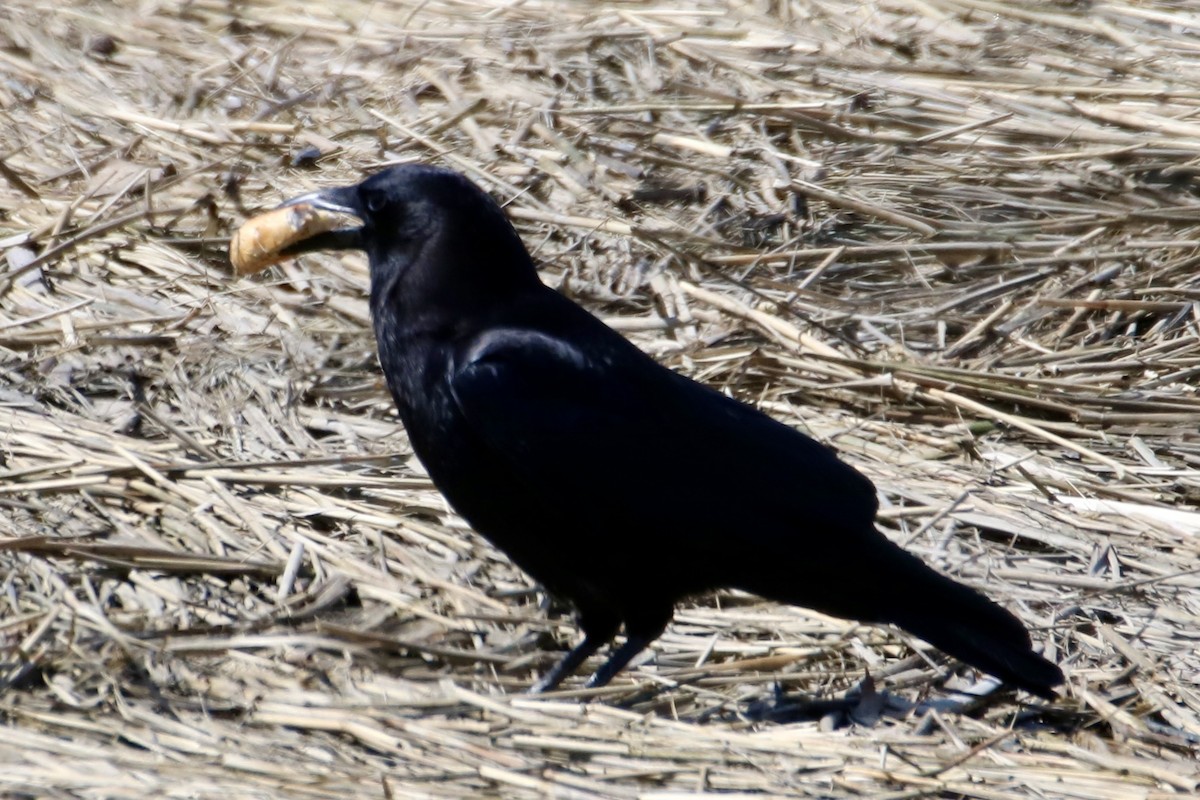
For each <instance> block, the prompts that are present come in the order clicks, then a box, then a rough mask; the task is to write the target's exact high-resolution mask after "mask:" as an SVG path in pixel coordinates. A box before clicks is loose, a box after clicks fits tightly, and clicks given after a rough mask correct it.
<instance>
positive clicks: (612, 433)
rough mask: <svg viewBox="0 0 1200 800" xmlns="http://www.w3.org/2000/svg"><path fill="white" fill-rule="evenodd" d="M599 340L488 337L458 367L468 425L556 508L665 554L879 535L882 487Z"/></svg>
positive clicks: (611, 337) (798, 437)
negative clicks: (704, 542) (720, 543)
mask: <svg viewBox="0 0 1200 800" xmlns="http://www.w3.org/2000/svg"><path fill="white" fill-rule="evenodd" d="M604 333H605V334H607V337H605V338H606V341H605V342H604V344H603V346H602V347H599V348H598V347H596V340H597V337H587V341H588V342H589V347H590V351H585V350H584V349H583V348H581V347H579V346H576V345H574V344H572V343H571V342H569V341H567V340H564V339H561V338H556V337H554V336H551V335H549V334H546V333H542V332H540V331H536V330H528V329H499V330H496V329H493V330H491V331H488V332H487V333H485V334H483V335H482V336H480V337H479V338H478V339H477V340H476V341H475V342H474V343H473V344H472V346H471V347H469V348H468V349H467V350H466V351H465V352H464V353H461V354H460V357H459V358H458V359H457V363H456V365H455V367H454V370H453V375H452V376H451V386H452V392H453V395H454V398H455V401H456V402H457V404H458V406H459V409H460V410H461V412H462V414H463V416H464V417H465V418H466V420H467V423H468V425H469V426H470V427H471V428H472V429H473V430H474V431H475V433H476V434H477V435H478V436H479V437H480V438H481V439H482V440H483V441H484V442H486V443H487V445H488V446H489V447H490V448H491V449H493V451H494V452H496V453H497V454H501V455H502V456H503V457H504V459H505V460H506V462H507V463H508V464H510V465H511V467H512V469H513V471H514V473H515V474H517V475H520V476H521V477H522V478H523V479H524V480H525V482H526V483H527V484H528V485H530V486H532V487H534V489H535V490H536V491H538V492H539V493H542V494H543V495H544V497H545V498H546V501H547V503H553V504H556V505H558V506H559V507H562V508H568V509H571V508H573V509H575V511H574V513H575V514H577V515H579V516H587V515H592V516H593V517H594V518H595V519H597V521H601V522H602V523H603V524H605V526H606V527H609V528H611V529H613V530H611V532H610V535H611V536H613V537H616V538H617V539H620V537H621V536H622V532H623V531H625V532H628V533H629V534H630V535H634V536H637V535H641V532H644V531H651V530H652V531H654V535H655V536H656V537H657V538H659V539H660V541H661V543H662V544H663V545H664V546H668V545H671V544H679V545H686V546H695V545H697V544H701V542H698V541H697V538H696V537H697V535H700V538H702V539H703V538H706V536H707V537H709V538H711V536H715V535H718V534H720V533H721V532H724V534H725V536H735V537H742V538H743V540H744V541H747V542H749V541H753V542H754V543H756V544H769V543H771V541H770V540H772V539H776V538H779V537H783V538H785V539H791V538H792V537H793V536H794V535H795V533H796V532H797V531H801V532H811V533H817V532H819V531H821V530H822V529H825V530H839V531H846V530H849V531H860V530H863V529H864V528H865V530H867V531H870V535H876V534H875V532H874V530H873V528H872V524H871V523H872V521H873V519H874V515H875V510H876V500H875V490H874V487H873V486H872V485H871V483H870V482H869V481H868V480H867V479H866V478H864V477H863V476H862V475H860V474H859V473H858V472H856V471H855V470H853V469H851V468H850V467H849V466H847V465H846V464H844V463H842V462H841V461H839V460H838V459H837V457H836V456H835V455H834V454H833V453H832V452H831V451H830V450H829V449H827V448H826V447H824V446H822V445H820V444H818V443H817V442H815V441H813V440H812V439H809V438H808V437H806V436H804V435H802V434H800V433H798V432H797V431H795V430H793V429H791V428H789V427H787V426H786V425H783V424H781V423H779V422H776V421H775V420H772V419H771V418H769V417H767V416H765V415H763V414H761V413H759V412H758V411H755V410H754V409H752V408H750V407H749V406H746V405H743V404H742V403H739V402H737V401H734V400H731V399H730V398H728V397H725V396H724V395H721V394H719V393H718V392H715V391H713V390H711V389H708V388H706V387H704V386H701V385H700V384H697V383H695V382H694V381H691V380H688V379H687V378H684V377H682V376H680V375H676V374H675V373H673V372H671V371H670V370H668V369H666V368H664V367H662V366H660V365H658V364H657V363H655V362H654V361H653V360H651V359H650V358H649V357H647V356H645V355H644V354H642V353H641V352H640V351H638V350H637V349H636V348H634V347H633V346H632V345H630V344H629V343H628V342H626V341H625V340H624V339H621V338H620V337H619V335H617V334H615V333H613V332H612V331H607V330H606V331H604ZM850 535H851V536H856V535H858V534H857V533H851V534H850ZM723 538H724V537H723ZM806 538H808V537H806ZM775 543H777V544H780V545H785V544H787V542H782V541H780V542H775ZM630 544H634V545H636V544H638V542H630ZM726 544H728V542H726ZM849 544H850V543H849V542H846V541H845V540H844V539H843V540H842V542H841V546H842V547H845V546H847V545H849ZM772 549H773V548H772ZM818 549H820V546H819V545H818ZM814 555H816V554H814Z"/></svg>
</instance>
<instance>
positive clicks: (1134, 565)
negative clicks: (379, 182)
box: [0, 0, 1200, 800]
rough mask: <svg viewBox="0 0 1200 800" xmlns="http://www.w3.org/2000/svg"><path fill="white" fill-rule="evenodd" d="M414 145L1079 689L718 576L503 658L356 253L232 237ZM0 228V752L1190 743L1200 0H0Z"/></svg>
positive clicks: (389, 783) (655, 781)
mask: <svg viewBox="0 0 1200 800" xmlns="http://www.w3.org/2000/svg"><path fill="white" fill-rule="evenodd" d="M407 161H427V162H432V163H437V164H442V165H445V166H449V167H452V168H455V169H458V170H460V171H463V172H465V173H466V174H467V175H468V176H469V177H471V178H472V179H473V180H475V181H476V182H478V183H479V184H480V185H481V186H483V187H484V188H485V189H487V190H488V191H489V192H491V193H492V194H493V195H494V196H495V197H496V198H498V199H499V200H500V201H501V202H502V203H504V204H505V206H506V208H507V209H508V211H509V213H510V215H511V217H512V218H513V220H514V222H515V223H516V225H517V226H518V228H519V230H520V231H521V233H522V235H523V237H524V239H525V241H526V243H527V244H528V246H529V247H530V249H531V250H532V251H533V252H534V253H535V256H536V258H537V259H538V261H539V263H540V265H541V267H542V269H543V277H544V279H545V281H546V282H547V283H549V284H551V285H553V286H556V287H557V288H558V289H559V290H560V291H562V292H563V293H565V294H566V295H568V296H570V297H571V298H573V299H575V300H576V301H578V302H579V303H581V304H583V305H585V306H586V307H588V308H589V309H590V310H592V311H593V312H594V313H596V314H597V315H599V316H601V317H602V318H604V319H605V320H606V321H608V322H609V323H610V324H611V325H612V326H613V327H615V328H617V329H619V330H621V331H622V332H623V333H625V334H626V335H627V336H629V337H630V338H631V339H633V340H634V341H635V342H637V344H638V345H639V346H641V347H642V348H643V349H645V350H646V351H647V352H649V353H651V354H653V355H654V356H655V357H656V358H657V359H658V360H660V361H661V362H662V363H664V364H666V365H668V366H669V367H671V368H672V369H675V370H678V371H680V372H683V373H685V374H688V375H690V376H693V377H695V378H697V379H698V380H701V381H703V382H705V383H707V384H709V385H712V386H714V387H717V388H719V389H720V390H722V391H725V392H728V393H730V394H732V395H734V396H736V397H739V398H741V399H743V400H745V401H747V402H750V403H753V404H755V405H757V406H758V407H760V408H762V409H764V410H765V411H768V412H769V413H771V414H773V415H774V416H776V417H777V418H779V419H781V420H783V421H785V422H787V423H788V424H790V425H793V426H795V427H797V428H799V429H802V430H804V431H806V432H808V433H809V434H811V435H813V436H815V437H817V438H819V439H820V440H822V441H824V442H826V443H827V444H829V445H831V446H833V447H835V448H836V449H837V450H838V451H839V453H840V454H841V455H842V457H843V458H844V459H845V460H847V461H848V462H850V463H852V464H853V465H855V466H856V467H857V468H858V469H860V470H861V471H862V472H864V473H865V474H867V475H868V476H869V477H871V479H872V480H873V481H874V482H875V483H876V485H877V487H878V489H879V492H880V497H881V504H882V508H881V512H880V516H879V525H880V528H881V529H882V530H883V531H884V532H885V533H886V534H887V535H888V536H890V537H892V538H893V539H895V540H897V541H899V542H901V543H903V544H904V545H905V546H906V547H908V548H909V549H911V550H912V551H913V552H915V553H917V554H919V555H920V556H921V557H923V558H924V559H925V560H927V561H928V562H929V563H931V564H933V565H935V566H936V567H937V568H939V569H941V570H943V571H944V572H946V573H947V574H949V575H952V576H954V577H955V578H956V579H958V580H961V581H963V582H966V583H968V584H971V585H973V586H976V587H978V588H980V589H981V590H983V591H985V592H986V593H988V594H989V595H990V596H991V597H993V598H994V599H996V600H997V601H998V602H1000V603H1002V604H1003V605H1004V606H1005V607H1006V608H1008V609H1010V610H1011V611H1013V612H1014V613H1015V614H1017V615H1018V616H1020V617H1021V619H1022V620H1023V621H1024V622H1025V623H1026V625H1027V626H1028V627H1029V628H1030V630H1031V631H1032V634H1033V637H1034V640H1035V641H1036V642H1038V643H1040V644H1042V645H1043V646H1044V649H1045V653H1046V654H1047V655H1048V656H1049V657H1051V658H1053V659H1054V660H1055V661H1057V662H1058V663H1060V664H1061V665H1062V667H1063V669H1064V671H1065V673H1066V674H1067V678H1068V683H1067V685H1066V686H1065V687H1064V689H1063V692H1062V696H1061V698H1060V699H1058V700H1057V701H1055V702H1052V703H1045V702H1040V701H1035V700H1034V699H1032V698H1030V697H1028V696H1025V695H1018V694H1014V693H1012V692H1005V691H999V692H992V693H990V694H988V693H987V692H986V690H987V689H988V688H989V683H988V680H987V678H986V676H981V675H979V674H978V673H975V672H974V671H972V670H970V669H969V668H966V667H964V666H963V665H961V664H959V663H957V662H954V661H952V660H950V659H947V658H946V657H944V656H942V655H941V654H939V653H937V652H936V651H934V650H931V649H930V648H928V647H927V646H925V645H924V644H923V643H921V642H919V641H917V640H915V639H913V638H912V637H910V636H908V635H906V634H904V633H902V632H900V631H897V630H895V629H888V628H881V627H875V626H869V625H862V624H858V623H855V622H853V621H846V620H838V619H831V618H827V617H824V616H821V615H819V614H816V613H813V612H810V611H806V610H804V609H799V608H792V607H782V606H778V605H773V604H769V603H766V602H762V601H760V600H758V599H756V598H753V597H750V596H746V595H741V594H738V593H735V592H721V593H716V594H712V595H706V596H701V597H696V598H693V599H691V600H689V601H688V602H687V603H685V604H683V605H682V606H681V607H680V608H679V609H678V612H677V615H676V619H675V622H674V623H673V624H672V626H671V627H670V628H669V629H668V631H667V633H666V634H665V635H664V636H663V637H662V638H661V639H660V640H659V641H658V642H656V644H655V645H654V647H653V648H652V649H651V650H650V651H648V652H647V654H646V655H645V656H644V657H643V658H641V659H639V660H637V661H636V662H635V663H634V665H633V666H632V667H631V668H630V669H629V670H627V671H626V672H625V673H623V674H622V675H621V676H620V677H619V678H618V679H617V680H616V681H614V683H613V684H612V685H611V686H609V687H606V688H604V689H600V690H592V691H585V690H582V689H580V688H579V687H580V686H581V682H580V681H579V680H574V681H569V682H568V683H567V684H566V685H565V686H564V688H563V689H562V690H561V691H558V692H554V693H551V694H549V695H547V696H544V697H531V696H529V695H527V694H525V693H524V691H525V689H527V688H528V687H529V685H530V684H531V683H532V682H533V681H534V680H536V678H537V676H538V675H540V674H541V673H542V672H543V671H544V670H545V669H547V668H548V667H549V666H550V665H551V664H553V663H554V661H555V660H556V659H557V658H559V657H560V656H561V654H562V652H563V650H564V648H566V647H568V646H570V645H571V644H573V643H574V642H575V640H576V637H577V634H578V631H577V629H576V627H575V626H574V625H573V624H572V621H571V619H570V616H569V613H568V610H567V609H564V608H562V607H561V606H559V605H558V604H557V603H556V602H554V601H553V600H552V599H548V598H546V597H545V596H544V595H543V594H542V592H541V591H540V589H539V587H538V586H536V585H534V584H532V583H531V582H530V581H529V580H528V579H527V577H526V576H524V575H523V574H522V573H521V572H520V571H519V570H517V569H516V568H514V567H513V566H512V565H511V564H510V563H509V562H508V561H507V560H506V559H505V558H504V557H503V555H501V554H500V553H498V552H497V551H495V550H494V549H492V548H491V547H489V546H488V545H487V543H486V542H484V541H483V540H481V539H480V538H479V537H477V536H475V535H474V534H473V533H471V532H470V531H469V529H468V528H467V527H466V526H465V524H464V523H463V522H462V521H461V520H460V519H459V518H457V517H456V516H455V515H454V514H453V513H452V512H451V511H450V510H449V509H448V508H447V507H446V505H445V503H444V501H443V500H442V498H441V497H440V495H439V494H438V493H437V491H436V490H435V489H434V488H433V486H432V484H431V483H430V481H429V480H428V478H427V477H426V476H425V475H424V473H423V472H422V471H421V469H420V465H419V464H417V463H416V462H415V460H414V459H413V458H412V455H411V451H410V449H409V447H408V444H407V439H406V437H405V433H404V431H403V429H402V427H401V426H400V424H399V422H398V421H397V419H396V418H395V415H394V411H393V408H392V403H391V400H390V398H389V397H388V396H387V393H386V390H385V388H384V386H383V382H382V379H381V376H380V374H379V370H378V366H377V363H376V361H375V354H374V341H373V338H372V334H371V329H370V319H369V315H368V312H367V307H366V292H367V288H368V275H367V271H366V265H365V262H364V260H363V258H362V257H361V255H359V254H325V255H314V256H308V257H305V258H302V259H299V260H296V261H291V262H287V263H284V264H281V265H279V266H277V267H275V268H273V269H272V270H270V271H269V272H266V273H264V274H262V275H259V276H256V277H254V278H249V279H241V280H234V279H233V277H232V276H231V274H230V270H229V266H228V263H227V260H226V257H225V247H226V245H227V242H228V239H229V236H230V234H231V233H232V231H233V230H235V229H236V228H237V226H238V225H240V224H241V222H242V221H244V220H245V219H246V218H247V217H248V216H250V215H252V214H254V213H256V212H258V211H261V210H263V209H266V208H270V207H271V206H273V205H274V204H276V203H278V202H279V201H280V200H282V199H285V198H287V197H290V196H293V195H296V194H299V193H302V192H304V191H309V190H312V189H314V188H319V187H323V186H331V185H340V184H347V183H351V182H354V181H357V180H358V179H360V178H361V177H362V176H364V175H366V174H369V173H370V172H372V171H374V170H376V169H378V168H380V167H381V166H383V165H386V164H392V163H398V162H407ZM0 256H2V257H0V608H2V611H0V724H2V725H3V734H2V735H0V796H3V797H14V798H17V797H30V798H34V797H36V798H43V797H45V798H160V797H172V798H174V797H178V798H215V797H223V798H230V797H237V798H266V797H281V798H282V797H286V798H327V797H328V798H335V797H336V798H348V797H386V798H424V797H447V798H449V797H471V796H487V797H516V798H535V797H562V798H572V799H574V798H622V799H623V798H629V799H630V800H632V799H633V798H648V799H649V800H666V798H684V797H698V796H704V795H707V794H710V793H711V794H721V795H722V796H723V797H730V796H735V797H749V796H753V797H820V798H830V797H832V798H843V797H846V798H848V797H872V798H912V797H939V798H942V797H944V798H980V800H999V799H1001V798H1005V799H1007V798H1018V797H1029V798H1100V799H1102V800H1103V799H1107V798H1112V799H1113V800H1118V799H1123V798H1166V797H1175V796H1194V793H1195V792H1196V791H1197V789H1198V787H1200V767H1198V763H1200V762H1198V760H1197V755H1198V753H1200V653H1198V652H1197V648H1198V646H1200V560H1198V558H1197V556H1198V555H1200V509H1198V508H1197V507H1198V505H1200V397H1198V395H1197V391H1196V387H1197V384H1198V383H1200V10H1197V8H1196V6H1195V4H1193V3H1189V2H1183V1H1181V0H1180V1H1173V0H1146V1H1145V2H1139V1H1138V0H1125V2H1121V1H1120V0H1118V2H1112V3H1104V2H1069V1H1068V0H1062V2H1028V3H1014V4H1005V3H1000V2H994V1H993V0H879V1H878V2H852V1H851V0H770V1H769V2H768V1H767V0H763V1H762V2H734V1H733V0H730V2H727V3H717V2H700V3H682V2H680V3H675V2H666V3H641V2H617V3H596V4H593V3H584V2H565V1H564V2H550V1H549V0H526V1H524V2H522V0H505V1H504V2H473V1H472V0H461V1H459V0H403V1H402V2H394V3H393V2H366V1H365V0H363V1H361V2H360V1H359V0H312V1H311V2H308V3H289V2H276V1H273V0H247V1H246V2H236V1H235V0H192V1H187V0H179V1H177V2H176V1H172V0H140V1H139V2H133V1H132V0H128V1H125V0H122V1H121V2H84V1H83V0H75V1H72V0H65V1H64V2H60V3H55V4H44V3H34V2H32V0H9V2H7V3H5V4H4V5H3V6H0ZM711 457H712V458H713V459H714V460H717V459H720V458H722V454H721V453H719V452H714V453H712V456H711ZM570 467H571V465H570V464H563V465H562V468H563V469H570ZM651 488H652V487H651ZM706 491H707V489H706V487H705V486H696V487H695V495H694V496H689V497H665V496H664V497H662V498H661V502H662V503H664V504H678V505H679V506H680V507H683V506H684V505H686V504H694V503H703V502H704V500H705V493H706ZM596 502H597V503H601V502H603V498H596ZM562 535H563V536H571V535H572V532H571V531H563V532H562ZM812 535H819V532H812ZM729 546H730V547H731V548H732V547H737V546H739V542H738V541H737V539H736V538H731V541H730V544H729ZM629 557H630V558H637V553H630V554H629ZM840 579H842V580H844V581H846V582H853V581H854V580H855V575H854V574H852V573H850V574H846V575H844V576H840ZM971 693H974V695H972V694H971Z"/></svg>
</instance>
